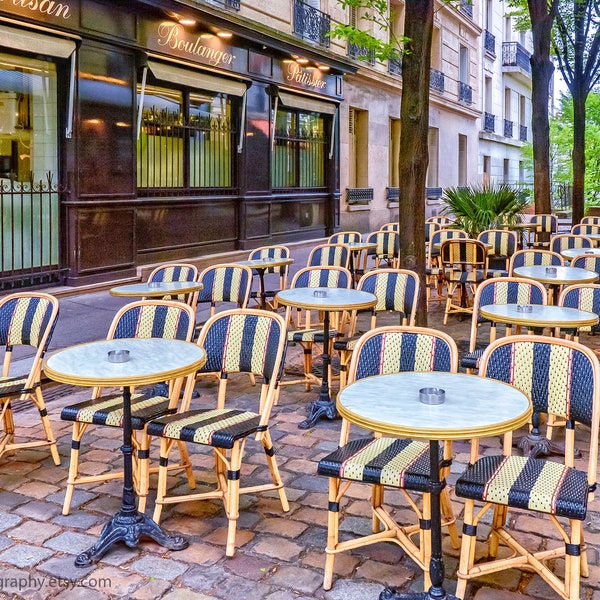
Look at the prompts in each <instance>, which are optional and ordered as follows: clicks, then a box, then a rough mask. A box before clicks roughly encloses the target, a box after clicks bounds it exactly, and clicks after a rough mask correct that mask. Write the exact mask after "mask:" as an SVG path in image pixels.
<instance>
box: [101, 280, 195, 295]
mask: <svg viewBox="0 0 600 600" xmlns="http://www.w3.org/2000/svg"><path fill="white" fill-rule="evenodd" d="M203 287H204V286H203V284H202V283H199V282H198V281H150V282H149V281H145V282H143V283H130V284H126V285H119V286H117V287H114V288H111V289H110V292H109V293H110V295H111V296H125V297H131V298H134V297H135V298H140V297H141V298H163V297H165V296H179V295H181V294H191V293H193V292H198V291H200V290H201V289H202V288H203Z"/></svg>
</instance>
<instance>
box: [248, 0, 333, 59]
mask: <svg viewBox="0 0 600 600" xmlns="http://www.w3.org/2000/svg"><path fill="white" fill-rule="evenodd" d="M238 4H239V0H238ZM330 29H331V19H330V18H329V15H328V14H327V13H324V12H321V11H320V10H318V9H316V8H313V7H312V6H309V5H308V4H306V3H305V2H302V0H294V34H295V35H297V36H299V37H301V38H302V39H303V40H307V41H309V42H312V43H313V44H317V45H318V46H321V47H322V48H329V41H330V40H329V36H328V35H327V34H328V33H329V30H330Z"/></svg>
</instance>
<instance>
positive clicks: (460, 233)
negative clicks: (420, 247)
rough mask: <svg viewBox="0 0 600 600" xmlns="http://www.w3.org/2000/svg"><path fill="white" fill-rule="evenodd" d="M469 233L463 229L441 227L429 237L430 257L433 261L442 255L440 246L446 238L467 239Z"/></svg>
mask: <svg viewBox="0 0 600 600" xmlns="http://www.w3.org/2000/svg"><path fill="white" fill-rule="evenodd" d="M468 237H469V234H468V233H467V232H466V231H464V230H463V229H439V230H438V231H434V232H433V234H432V235H431V238H430V239H429V249H428V259H429V262H430V264H431V261H432V260H434V259H436V257H438V256H439V255H440V248H441V247H442V244H443V243H444V242H445V241H446V240H454V239H465V238H468Z"/></svg>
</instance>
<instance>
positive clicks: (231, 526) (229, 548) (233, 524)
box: [217, 442, 242, 556]
mask: <svg viewBox="0 0 600 600" xmlns="http://www.w3.org/2000/svg"><path fill="white" fill-rule="evenodd" d="M217 456H218V454H217ZM241 463H242V448H241V443H240V442H236V443H235V444H234V446H233V448H232V449H231V457H230V464H229V469H228V470H227V488H226V490H225V497H224V498H223V500H224V505H225V513H226V514H227V520H228V521H229V523H228V526H227V545H226V547H225V555H226V556H233V555H234V554H235V533H236V530H237V520H238V517H239V506H240V472H241V466H242V465H241Z"/></svg>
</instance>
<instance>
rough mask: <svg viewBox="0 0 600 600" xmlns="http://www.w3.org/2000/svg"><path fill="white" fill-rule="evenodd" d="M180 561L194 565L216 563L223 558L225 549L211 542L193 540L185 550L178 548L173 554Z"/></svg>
mask: <svg viewBox="0 0 600 600" xmlns="http://www.w3.org/2000/svg"><path fill="white" fill-rule="evenodd" d="M173 556H174V558H176V559H177V560H178V561H180V562H185V563H191V564H194V565H214V564H215V563H217V562H219V560H221V559H222V558H223V550H222V549H221V548H215V547H214V546H212V545H210V544H201V543H199V542H192V543H190V545H189V546H188V547H187V548H185V549H184V550H178V551H177V554H174V555H173Z"/></svg>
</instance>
